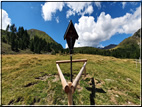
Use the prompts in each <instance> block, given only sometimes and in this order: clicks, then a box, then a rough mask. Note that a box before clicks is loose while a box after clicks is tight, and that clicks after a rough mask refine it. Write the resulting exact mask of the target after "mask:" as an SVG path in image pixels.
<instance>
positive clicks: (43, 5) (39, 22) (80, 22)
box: [1, 2, 141, 48]
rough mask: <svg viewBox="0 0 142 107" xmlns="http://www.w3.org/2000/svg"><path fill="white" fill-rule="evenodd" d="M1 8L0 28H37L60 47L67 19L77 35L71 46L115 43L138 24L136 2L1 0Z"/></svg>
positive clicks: (139, 4) (138, 13)
mask: <svg viewBox="0 0 142 107" xmlns="http://www.w3.org/2000/svg"><path fill="white" fill-rule="evenodd" d="M1 8H2V29H5V28H6V26H7V24H15V25H16V27H17V29H18V27H19V26H23V27H24V28H25V29H27V30H29V29H38V30H41V31H44V32H46V33H47V34H48V35H49V36H51V37H52V38H53V39H54V40H55V41H56V42H58V43H60V44H61V45H62V46H63V47H64V48H65V47H67V45H66V41H65V40H64V39H63V36H64V34H65V31H66V29H67V26H68V24H69V20H72V22H73V24H74V26H75V28H76V30H77V33H78V35H79V39H78V40H77V41H76V43H75V47H81V46H93V47H104V46H107V45H109V44H119V43H120V42H121V41H122V40H124V39H125V38H127V37H129V36H131V35H132V34H133V33H134V32H136V31H137V30H138V29H139V28H140V27H141V3H140V2H2V7H1Z"/></svg>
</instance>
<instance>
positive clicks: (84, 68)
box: [84, 66, 86, 77]
mask: <svg viewBox="0 0 142 107" xmlns="http://www.w3.org/2000/svg"><path fill="white" fill-rule="evenodd" d="M84 77H86V66H85V68H84Z"/></svg>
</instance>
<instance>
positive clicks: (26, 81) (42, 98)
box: [2, 54, 141, 105]
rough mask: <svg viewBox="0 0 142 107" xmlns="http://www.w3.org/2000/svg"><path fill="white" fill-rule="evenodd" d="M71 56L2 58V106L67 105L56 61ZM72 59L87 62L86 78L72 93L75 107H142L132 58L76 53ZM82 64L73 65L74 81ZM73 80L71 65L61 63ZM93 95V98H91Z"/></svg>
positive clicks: (3, 56) (4, 56)
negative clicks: (121, 106)
mask: <svg viewBox="0 0 142 107" xmlns="http://www.w3.org/2000/svg"><path fill="white" fill-rule="evenodd" d="M69 59H70V56H69V55H43V54H42V55H37V54H19V55H2V104H3V105H8V104H11V105H67V104H68V99H67V94H66V93H65V92H64V91H63V89H62V85H61V81H60V78H59V77H58V71H57V68H56V61H57V60H69ZM73 59H87V60H88V61H87V65H86V71H87V76H86V77H84V75H82V77H81V79H80V82H79V85H78V87H77V89H76V91H75V93H74V94H73V102H74V104H75V105H90V104H91V102H90V100H91V101H92V102H94V103H95V104H96V105H140V97H141V96H140V64H139V63H138V65H137V68H136V63H135V61H134V60H133V59H118V58H114V57H105V56H99V55H88V54H75V55H73ZM82 65H83V63H82V62H78V63H73V75H74V76H73V79H74V78H75V76H76V75H77V74H78V72H79V71H80V69H81V67H82ZM60 68H61V70H62V72H63V74H64V76H65V78H66V79H67V81H70V64H69V63H66V64H60ZM91 78H94V80H95V88H96V92H95V96H91V93H92V91H91V90H92V85H90V83H91ZM90 96H91V97H90Z"/></svg>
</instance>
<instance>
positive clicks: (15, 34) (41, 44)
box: [2, 24, 62, 53]
mask: <svg viewBox="0 0 142 107" xmlns="http://www.w3.org/2000/svg"><path fill="white" fill-rule="evenodd" d="M4 35H5V36H3V35H2V41H3V42H5V43H7V44H9V45H10V46H11V50H12V51H16V52H18V51H19V50H25V49H28V48H29V49H30V50H31V51H32V52H33V53H41V51H44V52H51V51H53V52H56V53H57V52H58V50H59V49H60V48H62V47H60V48H58V47H57V48H58V49H55V50H54V47H53V45H54V44H53V43H47V42H46V40H45V39H42V38H39V37H38V36H36V35H35V36H34V37H33V38H32V39H30V35H29V34H28V32H27V30H25V29H24V28H23V27H19V28H18V30H17V28H16V26H15V24H12V25H11V26H10V25H8V26H7V28H6V31H5V33H4ZM52 47H53V48H52Z"/></svg>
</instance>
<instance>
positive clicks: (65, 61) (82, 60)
mask: <svg viewBox="0 0 142 107" xmlns="http://www.w3.org/2000/svg"><path fill="white" fill-rule="evenodd" d="M70 62H71V61H70V60H61V61H56V64H59V63H70ZM72 62H87V59H76V60H72Z"/></svg>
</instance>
